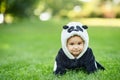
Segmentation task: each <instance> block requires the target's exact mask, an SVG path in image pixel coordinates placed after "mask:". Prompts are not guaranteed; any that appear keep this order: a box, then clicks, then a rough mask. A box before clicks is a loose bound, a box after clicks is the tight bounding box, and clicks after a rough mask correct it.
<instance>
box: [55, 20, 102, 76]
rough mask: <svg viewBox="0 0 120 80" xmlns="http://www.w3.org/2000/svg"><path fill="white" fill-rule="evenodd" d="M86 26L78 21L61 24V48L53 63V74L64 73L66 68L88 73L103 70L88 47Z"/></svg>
mask: <svg viewBox="0 0 120 80" xmlns="http://www.w3.org/2000/svg"><path fill="white" fill-rule="evenodd" d="M87 28H88V27H87V26H86V25H83V24H81V23H79V22H70V23H68V24H67V25H65V26H63V30H62V33H61V43H62V48H61V49H60V50H59V52H58V54H57V56H56V59H55V64H54V74H64V73H66V71H67V70H69V69H70V70H80V69H83V70H85V71H86V72H87V73H88V74H90V73H93V72H95V71H97V70H98V69H101V70H104V67H103V66H102V65H100V64H99V63H98V62H97V61H96V60H95V57H94V55H93V52H92V49H91V48H89V47H88V44H89V37H88V33H87V30H86V29H87Z"/></svg>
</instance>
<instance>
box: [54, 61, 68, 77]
mask: <svg viewBox="0 0 120 80" xmlns="http://www.w3.org/2000/svg"><path fill="white" fill-rule="evenodd" d="M53 73H54V74H55V75H57V74H60V75H62V74H64V73H66V70H65V68H64V67H63V66H62V65H61V64H60V63H59V62H57V61H55V64H54V72H53Z"/></svg>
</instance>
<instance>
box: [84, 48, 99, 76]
mask: <svg viewBox="0 0 120 80" xmlns="http://www.w3.org/2000/svg"><path fill="white" fill-rule="evenodd" d="M85 67H86V71H87V72H88V74H89V73H93V72H95V71H96V70H97V69H98V67H97V63H96V61H95V57H94V55H93V52H92V49H90V48H88V50H87V53H86V58H85Z"/></svg>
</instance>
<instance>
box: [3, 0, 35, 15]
mask: <svg viewBox="0 0 120 80" xmlns="http://www.w3.org/2000/svg"><path fill="white" fill-rule="evenodd" d="M36 1H37V0H3V2H4V3H5V6H4V7H5V8H6V10H5V14H12V15H13V16H17V17H27V16H30V15H31V13H33V10H34V8H33V7H34V5H35V3H36Z"/></svg>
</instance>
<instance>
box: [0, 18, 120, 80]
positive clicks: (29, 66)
mask: <svg viewBox="0 0 120 80" xmlns="http://www.w3.org/2000/svg"><path fill="white" fill-rule="evenodd" d="M67 22H68V21H67V20H62V21H60V20H51V21H46V22H40V21H38V20H35V19H34V20H33V19H32V20H31V21H29V20H23V21H21V22H19V23H14V24H11V25H8V24H7V25H5V24H2V25H1V26H0V80H79V79H80V80H119V78H120V73H119V70H120V67H119V66H120V64H119V62H120V51H119V41H120V37H119V35H120V28H117V27H115V26H114V27H109V26H107V27H102V26H97V27H89V28H88V33H89V36H90V47H92V48H93V51H94V54H95V56H96V60H97V61H98V62H100V63H101V64H102V65H104V67H105V68H106V70H105V71H98V72H96V73H94V74H90V75H87V74H85V73H84V72H82V71H81V72H77V73H76V72H74V71H69V72H67V74H65V75H64V76H55V75H53V74H52V71H53V65H54V59H55V56H56V54H57V52H58V49H59V48H60V47H61V45H60V33H61V29H62V25H64V24H65V23H67Z"/></svg>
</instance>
